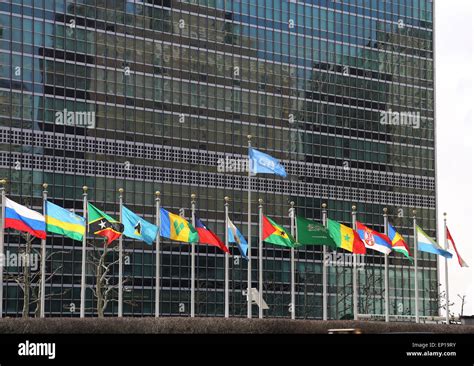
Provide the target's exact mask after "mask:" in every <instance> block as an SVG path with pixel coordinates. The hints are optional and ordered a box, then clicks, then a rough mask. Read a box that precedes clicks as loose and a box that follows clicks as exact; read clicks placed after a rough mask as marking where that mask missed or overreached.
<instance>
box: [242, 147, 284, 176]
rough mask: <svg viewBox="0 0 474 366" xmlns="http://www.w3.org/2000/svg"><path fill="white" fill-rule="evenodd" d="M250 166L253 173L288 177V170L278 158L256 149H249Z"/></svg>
mask: <svg viewBox="0 0 474 366" xmlns="http://www.w3.org/2000/svg"><path fill="white" fill-rule="evenodd" d="M249 159H250V164H251V166H250V168H251V169H252V170H251V172H252V173H253V174H258V173H263V174H276V175H279V176H281V177H286V171H285V168H284V167H283V165H281V164H280V161H279V160H278V159H275V158H274V157H271V156H270V155H268V154H265V153H263V152H261V151H258V150H256V149H253V148H250V149H249Z"/></svg>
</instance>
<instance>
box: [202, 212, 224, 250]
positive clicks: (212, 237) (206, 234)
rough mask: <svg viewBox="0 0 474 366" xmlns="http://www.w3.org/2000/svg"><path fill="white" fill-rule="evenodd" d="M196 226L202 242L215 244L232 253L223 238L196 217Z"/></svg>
mask: <svg viewBox="0 0 474 366" xmlns="http://www.w3.org/2000/svg"><path fill="white" fill-rule="evenodd" d="M195 228H196V230H197V232H198V234H199V243H200V244H209V245H214V246H216V247H218V248H220V249H221V250H222V251H223V252H225V253H230V252H229V248H227V247H226V246H225V244H224V243H223V242H222V240H221V239H219V238H218V236H217V235H216V234H214V233H213V232H212V231H211V230H209V229H208V228H207V227H206V225H204V224H203V222H202V221H201V220H199V219H198V218H197V217H196V222H195Z"/></svg>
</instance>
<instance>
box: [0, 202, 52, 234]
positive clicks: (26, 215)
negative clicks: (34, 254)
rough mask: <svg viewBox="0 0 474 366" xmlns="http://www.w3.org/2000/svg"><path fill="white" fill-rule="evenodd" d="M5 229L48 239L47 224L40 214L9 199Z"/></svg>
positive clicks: (6, 206)
mask: <svg viewBox="0 0 474 366" xmlns="http://www.w3.org/2000/svg"><path fill="white" fill-rule="evenodd" d="M5 229H15V230H18V231H23V232H26V233H30V234H31V235H33V236H36V237H37V238H40V239H46V222H45V219H44V216H43V215H42V214H40V213H39V212H36V211H33V210H30V209H29V208H27V207H25V206H22V205H20V204H18V203H16V202H15V201H12V200H11V199H9V198H6V204H5Z"/></svg>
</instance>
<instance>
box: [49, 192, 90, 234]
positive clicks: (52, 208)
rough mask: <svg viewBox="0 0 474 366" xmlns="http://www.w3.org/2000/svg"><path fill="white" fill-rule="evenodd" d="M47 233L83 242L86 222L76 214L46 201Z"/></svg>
mask: <svg viewBox="0 0 474 366" xmlns="http://www.w3.org/2000/svg"><path fill="white" fill-rule="evenodd" d="M45 220H46V231H49V232H50V233H55V234H59V235H64V236H67V237H68V238H71V239H73V240H77V241H82V239H83V238H84V235H85V233H86V220H85V219H84V218H83V217H82V216H79V215H76V214H75V213H74V212H71V211H69V210H66V209H65V208H63V207H61V206H58V205H55V204H54V203H52V202H49V201H46V212H45Z"/></svg>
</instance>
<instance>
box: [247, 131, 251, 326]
mask: <svg viewBox="0 0 474 366" xmlns="http://www.w3.org/2000/svg"><path fill="white" fill-rule="evenodd" d="M247 139H248V155H249V162H248V167H247V168H248V189H247V258H248V261H247V318H249V319H251V318H252V202H251V198H252V193H251V183H252V175H251V174H252V164H251V161H250V149H251V148H252V135H248V136H247Z"/></svg>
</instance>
